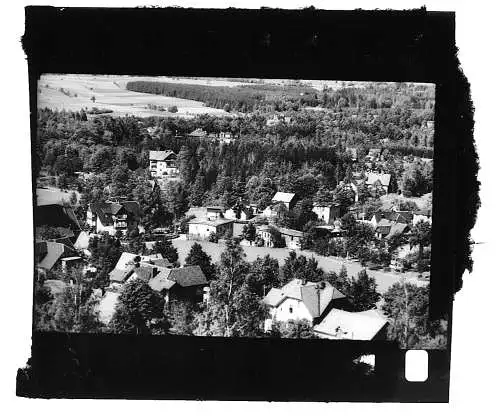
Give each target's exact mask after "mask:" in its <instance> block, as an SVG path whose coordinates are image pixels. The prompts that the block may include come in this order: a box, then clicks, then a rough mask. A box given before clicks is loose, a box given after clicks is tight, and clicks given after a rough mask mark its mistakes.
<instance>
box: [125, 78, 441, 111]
mask: <svg viewBox="0 0 500 420" xmlns="http://www.w3.org/2000/svg"><path fill="white" fill-rule="evenodd" d="M126 88H127V89H128V90H132V91H135V92H142V93H150V94H155V95H164V96H172V97H176V98H183V99H190V100H195V101H200V102H203V103H204V104H205V105H207V106H211V107H214V108H219V109H225V110H226V111H241V112H251V111H256V110H259V109H265V110H272V111H291V110H298V109H300V108H301V107H303V106H310V107H317V106H320V107H323V108H327V109H335V110H340V109H343V108H357V109H358V110H359V109H371V110H375V109H414V110H415V109H418V110H433V109H434V98H435V92H434V86H431V85H413V84H405V83H396V84H392V83H390V84H386V85H379V84H376V85H375V84H369V85H367V86H366V87H363V88H361V87H346V88H342V89H336V90H334V89H332V88H324V89H323V91H321V92H320V91H318V90H316V89H313V88H310V87H306V86H297V85H286V86H282V85H280V86H278V85H273V84H252V85H244V86H236V87H223V86H203V85H190V84H179V83H166V82H154V81H131V82H128V83H127V85H126Z"/></svg>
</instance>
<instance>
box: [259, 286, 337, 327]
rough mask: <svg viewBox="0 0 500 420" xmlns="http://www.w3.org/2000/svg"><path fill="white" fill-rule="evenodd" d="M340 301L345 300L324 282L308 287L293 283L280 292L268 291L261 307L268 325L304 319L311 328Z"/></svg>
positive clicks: (278, 290) (276, 290)
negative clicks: (267, 317)
mask: <svg viewBox="0 0 500 420" xmlns="http://www.w3.org/2000/svg"><path fill="white" fill-rule="evenodd" d="M344 301H345V296H344V295H343V294H342V293H340V292H339V291H338V290H337V289H336V288H334V287H333V286H332V285H331V284H330V283H328V282H324V281H321V282H319V283H312V282H306V281H304V280H300V279H293V280H291V281H290V282H288V283H287V284H286V285H284V286H283V287H282V288H281V289H277V288H272V289H271V290H270V291H269V292H268V293H267V295H266V296H265V297H264V299H263V300H262V303H264V305H266V306H267V307H268V309H269V319H270V320H271V321H272V322H274V321H277V322H287V321H298V320H301V319H305V320H307V321H309V322H310V323H311V324H315V323H317V322H318V321H319V320H321V319H322V317H323V316H324V315H325V314H326V313H328V311H329V310H330V309H331V308H332V307H333V304H334V303H335V302H337V303H338V304H340V305H342V304H343V303H344ZM267 325H269V322H268V323H267Z"/></svg>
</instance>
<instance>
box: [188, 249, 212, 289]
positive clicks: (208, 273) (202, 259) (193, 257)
mask: <svg viewBox="0 0 500 420" xmlns="http://www.w3.org/2000/svg"><path fill="white" fill-rule="evenodd" d="M185 265H187V266H189V265H198V266H200V268H201V271H203V274H205V277H206V278H207V280H208V282H211V281H212V280H213V279H214V277H215V266H214V264H213V263H212V258H211V257H210V256H209V255H208V254H207V253H206V252H205V251H203V248H202V247H201V245H200V244H199V243H198V242H195V243H194V244H193V245H192V246H191V249H190V250H189V253H188V255H187V256H186V261H185Z"/></svg>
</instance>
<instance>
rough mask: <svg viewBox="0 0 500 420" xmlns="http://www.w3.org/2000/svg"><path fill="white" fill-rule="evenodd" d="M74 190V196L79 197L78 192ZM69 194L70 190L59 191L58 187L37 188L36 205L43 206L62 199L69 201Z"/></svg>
mask: <svg viewBox="0 0 500 420" xmlns="http://www.w3.org/2000/svg"><path fill="white" fill-rule="evenodd" d="M75 192H76V196H77V197H78V199H80V193H79V192H77V191H75ZM70 196H71V191H69V192H65V191H61V190H60V189H59V188H54V187H50V188H37V189H36V201H37V205H39V206H43V205H47V204H60V203H61V202H62V201H63V200H64V201H69V198H70Z"/></svg>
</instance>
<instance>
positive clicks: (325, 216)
mask: <svg viewBox="0 0 500 420" xmlns="http://www.w3.org/2000/svg"><path fill="white" fill-rule="evenodd" d="M313 212H314V213H316V215H317V216H318V220H323V222H325V223H333V221H334V220H335V218H334V212H333V211H332V207H326V206H317V207H313Z"/></svg>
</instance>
